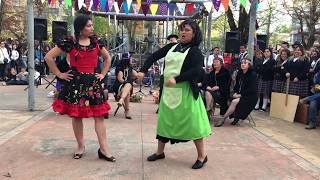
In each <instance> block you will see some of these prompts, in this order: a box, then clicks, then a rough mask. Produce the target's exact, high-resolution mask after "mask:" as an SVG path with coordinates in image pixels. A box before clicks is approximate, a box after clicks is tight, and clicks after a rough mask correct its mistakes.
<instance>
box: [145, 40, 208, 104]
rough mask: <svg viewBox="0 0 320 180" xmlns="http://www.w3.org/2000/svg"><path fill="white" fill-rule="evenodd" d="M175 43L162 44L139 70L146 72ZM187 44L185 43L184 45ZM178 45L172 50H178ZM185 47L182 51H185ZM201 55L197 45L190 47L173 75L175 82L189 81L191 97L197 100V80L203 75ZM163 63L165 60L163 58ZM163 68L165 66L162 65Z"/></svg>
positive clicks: (198, 91)
mask: <svg viewBox="0 0 320 180" xmlns="http://www.w3.org/2000/svg"><path fill="white" fill-rule="evenodd" d="M174 45H175V43H170V44H167V45H166V46H164V47H163V48H161V49H159V50H158V51H156V52H155V53H153V54H152V55H151V56H149V57H148V59H147V60H146V62H145V63H144V65H143V67H142V68H141V69H140V71H141V72H144V73H147V72H148V69H149V67H150V66H151V65H152V64H153V63H154V62H156V61H157V60H159V59H161V58H163V57H165V56H166V55H167V53H168V51H169V50H170V49H171V48H172V47H173V46H174ZM185 46H187V45H185ZM180 50H181V48H180V46H177V47H176V48H175V49H174V50H173V52H176V51H180ZM186 50H187V49H185V50H184V51H182V52H185V51H186ZM203 59H204V58H203V55H202V53H201V50H200V49H199V47H197V46H192V47H190V50H189V52H188V54H187V56H186V58H185V60H184V62H183V65H182V68H181V71H180V75H178V76H177V77H175V80H176V82H177V83H179V82H184V81H187V82H189V83H190V87H191V90H192V94H193V97H194V98H195V99H196V100H197V99H198V97H199V94H200V89H199V87H198V82H199V81H200V79H201V77H202V75H203V68H202V67H203ZM164 63H166V61H165V60H164ZM164 68H165V66H164Z"/></svg>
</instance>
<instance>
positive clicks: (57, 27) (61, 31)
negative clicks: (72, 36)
mask: <svg viewBox="0 0 320 180" xmlns="http://www.w3.org/2000/svg"><path fill="white" fill-rule="evenodd" d="M67 34H68V24H67V22H64V21H52V40H53V42H54V43H56V42H57V41H59V40H60V39H61V38H64V37H66V36H67Z"/></svg>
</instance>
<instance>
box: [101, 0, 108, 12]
mask: <svg viewBox="0 0 320 180" xmlns="http://www.w3.org/2000/svg"><path fill="white" fill-rule="evenodd" d="M107 5H108V3H107V0H100V11H105V9H106V6H107Z"/></svg>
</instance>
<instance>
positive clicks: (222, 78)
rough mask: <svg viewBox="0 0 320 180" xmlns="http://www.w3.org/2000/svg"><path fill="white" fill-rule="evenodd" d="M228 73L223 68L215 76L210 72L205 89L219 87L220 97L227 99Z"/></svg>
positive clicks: (228, 92)
mask: <svg viewBox="0 0 320 180" xmlns="http://www.w3.org/2000/svg"><path fill="white" fill-rule="evenodd" d="M230 79H231V77H230V73H229V71H228V70H227V69H225V68H224V67H221V69H220V71H219V72H218V73H217V74H216V73H215V71H214V70H213V71H211V72H210V73H209V74H208V77H207V78H206V82H205V87H208V86H210V87H213V86H219V92H220V94H221V96H223V97H225V98H228V97H229V95H230Z"/></svg>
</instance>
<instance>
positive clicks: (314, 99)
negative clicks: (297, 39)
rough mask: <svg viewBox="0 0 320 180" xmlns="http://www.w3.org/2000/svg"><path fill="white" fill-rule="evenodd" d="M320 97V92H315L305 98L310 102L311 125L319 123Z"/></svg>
mask: <svg viewBox="0 0 320 180" xmlns="http://www.w3.org/2000/svg"><path fill="white" fill-rule="evenodd" d="M319 97H320V93H317V94H314V95H312V96H308V97H306V98H305V100H306V101H308V102H309V104H310V106H309V125H310V126H316V125H317V113H318V100H319Z"/></svg>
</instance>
